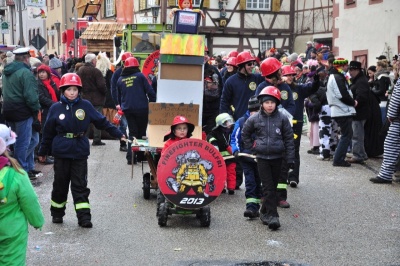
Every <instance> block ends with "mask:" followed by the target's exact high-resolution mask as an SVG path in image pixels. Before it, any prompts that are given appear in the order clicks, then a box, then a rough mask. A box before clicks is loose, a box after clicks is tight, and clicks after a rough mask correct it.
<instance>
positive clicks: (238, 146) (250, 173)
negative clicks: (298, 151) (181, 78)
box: [231, 95, 262, 219]
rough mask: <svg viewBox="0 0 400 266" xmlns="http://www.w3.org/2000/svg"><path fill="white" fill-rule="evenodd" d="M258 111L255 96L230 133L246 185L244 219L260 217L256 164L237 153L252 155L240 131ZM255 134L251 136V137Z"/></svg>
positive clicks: (258, 182) (259, 183)
mask: <svg viewBox="0 0 400 266" xmlns="http://www.w3.org/2000/svg"><path fill="white" fill-rule="evenodd" d="M259 110H260V102H259V101H258V99H257V96H255V95H254V96H251V98H250V99H249V102H248V111H247V112H246V113H245V114H244V115H243V116H242V117H241V118H239V119H238V120H237V121H236V123H235V127H234V129H233V132H232V136H231V147H232V152H233V155H234V156H235V158H237V159H238V160H239V163H240V165H241V166H242V168H243V173H244V178H245V185H246V191H245V193H244V194H245V196H246V210H245V211H244V213H243V216H244V217H247V218H250V219H252V218H257V217H260V212H259V210H260V203H261V196H262V192H261V179H260V176H259V174H258V169H257V162H256V161H255V160H254V159H253V158H249V157H245V156H242V157H239V152H241V153H248V154H252V151H251V150H249V149H245V148H244V147H243V141H242V129H243V126H244V123H245V122H246V120H247V119H248V118H249V117H250V116H252V115H254V114H256V113H257V112H258V111H259ZM254 136H255V134H253V137H254Z"/></svg>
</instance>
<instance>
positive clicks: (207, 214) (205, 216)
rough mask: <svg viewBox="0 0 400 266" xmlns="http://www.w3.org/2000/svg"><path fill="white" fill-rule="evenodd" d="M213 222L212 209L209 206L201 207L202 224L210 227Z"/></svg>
mask: <svg viewBox="0 0 400 266" xmlns="http://www.w3.org/2000/svg"><path fill="white" fill-rule="evenodd" d="M210 223H211V211H210V207H209V206H205V207H203V208H202V209H201V216H200V225H201V226H202V227H209V226H210Z"/></svg>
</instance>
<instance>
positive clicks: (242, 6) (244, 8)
mask: <svg viewBox="0 0 400 266" xmlns="http://www.w3.org/2000/svg"><path fill="white" fill-rule="evenodd" d="M239 7H240V9H242V10H246V0H240V3H239Z"/></svg>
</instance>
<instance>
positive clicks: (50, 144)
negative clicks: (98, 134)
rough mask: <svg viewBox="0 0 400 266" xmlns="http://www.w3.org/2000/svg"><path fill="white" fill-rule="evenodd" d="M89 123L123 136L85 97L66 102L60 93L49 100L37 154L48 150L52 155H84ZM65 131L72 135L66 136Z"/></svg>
mask: <svg viewBox="0 0 400 266" xmlns="http://www.w3.org/2000/svg"><path fill="white" fill-rule="evenodd" d="M90 123H93V124H94V126H95V127H96V128H98V129H103V130H106V131H107V132H108V133H109V134H110V135H111V136H113V137H115V138H119V139H120V138H121V137H122V136H123V134H122V133H121V131H119V130H118V129H117V128H116V127H115V126H113V125H112V124H111V123H110V122H109V121H108V120H107V118H106V117H104V116H103V115H102V114H100V113H99V112H97V111H96V109H94V107H93V105H92V104H91V103H90V102H89V101H87V100H83V99H81V98H80V97H78V98H77V99H76V100H75V101H73V102H70V101H68V100H67V99H66V98H65V97H64V96H61V100H60V101H59V102H57V103H55V104H53V105H52V106H51V107H50V109H49V113H48V114H47V120H46V123H45V125H44V128H43V137H42V142H41V144H40V148H39V151H38V155H39V156H44V155H47V154H49V151H51V154H52V155H53V156H54V157H56V158H70V159H87V158H88V156H89V154H90V146H89V139H88V138H87V137H86V136H85V133H86V131H87V130H88V129H89V126H90ZM67 133H70V134H69V135H73V137H67V135H66V134H67Z"/></svg>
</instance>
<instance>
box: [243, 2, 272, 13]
mask: <svg viewBox="0 0 400 266" xmlns="http://www.w3.org/2000/svg"><path fill="white" fill-rule="evenodd" d="M271 5H272V0H246V10H263V11H271V8H272V7H271Z"/></svg>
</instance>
